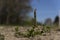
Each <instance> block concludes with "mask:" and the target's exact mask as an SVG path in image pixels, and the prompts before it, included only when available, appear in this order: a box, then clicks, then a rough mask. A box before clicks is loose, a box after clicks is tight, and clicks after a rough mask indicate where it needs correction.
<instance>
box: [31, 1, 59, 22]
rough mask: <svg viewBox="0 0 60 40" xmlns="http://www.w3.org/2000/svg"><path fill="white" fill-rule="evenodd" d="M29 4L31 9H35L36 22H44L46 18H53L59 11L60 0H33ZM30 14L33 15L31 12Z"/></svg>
mask: <svg viewBox="0 0 60 40" xmlns="http://www.w3.org/2000/svg"><path fill="white" fill-rule="evenodd" d="M31 4H32V8H33V9H35V8H36V9H37V10H36V14H37V21H38V22H44V21H45V19H46V18H51V19H52V20H54V18H55V17H56V15H59V13H60V12H59V11H60V0H33V1H32V2H31ZM31 16H33V12H32V13H31Z"/></svg>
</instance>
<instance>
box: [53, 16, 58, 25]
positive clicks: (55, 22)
mask: <svg viewBox="0 0 60 40" xmlns="http://www.w3.org/2000/svg"><path fill="white" fill-rule="evenodd" d="M54 24H57V25H59V16H56V17H55V20H54Z"/></svg>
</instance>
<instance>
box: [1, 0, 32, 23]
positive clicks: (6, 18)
mask: <svg viewBox="0 0 60 40" xmlns="http://www.w3.org/2000/svg"><path fill="white" fill-rule="evenodd" d="M30 1H31V0H0V24H21V23H22V22H23V21H24V19H25V18H26V17H27V14H28V13H29V12H31V11H32V7H31V4H30Z"/></svg>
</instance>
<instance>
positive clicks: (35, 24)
mask: <svg viewBox="0 0 60 40" xmlns="http://www.w3.org/2000/svg"><path fill="white" fill-rule="evenodd" d="M36 26H37V23H36V9H34V27H36Z"/></svg>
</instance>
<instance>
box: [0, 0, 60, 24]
mask: <svg viewBox="0 0 60 40" xmlns="http://www.w3.org/2000/svg"><path fill="white" fill-rule="evenodd" d="M59 4H60V0H0V25H33V21H34V9H37V10H36V16H37V19H36V20H37V25H58V24H59V14H60V5H59Z"/></svg>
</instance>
